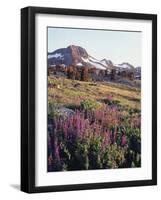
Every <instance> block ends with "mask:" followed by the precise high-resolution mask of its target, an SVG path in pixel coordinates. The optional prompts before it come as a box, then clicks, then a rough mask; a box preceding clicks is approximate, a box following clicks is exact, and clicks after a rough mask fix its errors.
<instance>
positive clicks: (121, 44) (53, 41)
mask: <svg viewBox="0 0 161 200" xmlns="http://www.w3.org/2000/svg"><path fill="white" fill-rule="evenodd" d="M141 35H142V33H141V32H124V31H109V30H105V31H104V30H91V29H90V30H86V29H70V28H53V27H52V28H50V27H49V28H48V52H52V51H54V50H56V49H59V48H64V47H68V46H69V45H72V44H73V45H78V46H81V47H83V48H85V49H86V50H87V52H88V54H89V55H91V56H93V57H95V58H97V59H99V60H101V59H103V58H106V59H110V60H112V62H113V63H115V64H119V63H122V62H129V63H130V64H132V65H134V67H137V66H141V48H142V45H141Z"/></svg>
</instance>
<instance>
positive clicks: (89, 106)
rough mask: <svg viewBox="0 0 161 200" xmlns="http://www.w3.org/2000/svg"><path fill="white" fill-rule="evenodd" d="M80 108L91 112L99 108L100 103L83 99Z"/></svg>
mask: <svg viewBox="0 0 161 200" xmlns="http://www.w3.org/2000/svg"><path fill="white" fill-rule="evenodd" d="M80 105H81V108H82V109H84V110H93V109H96V108H99V107H100V105H101V103H99V102H97V101H96V100H94V99H85V100H83V101H82V102H81V103H80Z"/></svg>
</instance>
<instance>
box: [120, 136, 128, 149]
mask: <svg viewBox="0 0 161 200" xmlns="http://www.w3.org/2000/svg"><path fill="white" fill-rule="evenodd" d="M126 142H127V141H126V136H125V134H123V135H122V137H121V146H125V145H126Z"/></svg>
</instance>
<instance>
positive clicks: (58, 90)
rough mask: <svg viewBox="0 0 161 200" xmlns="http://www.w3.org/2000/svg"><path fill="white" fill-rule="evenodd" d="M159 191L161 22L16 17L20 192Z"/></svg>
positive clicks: (28, 11)
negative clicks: (160, 56) (160, 32)
mask: <svg viewBox="0 0 161 200" xmlns="http://www.w3.org/2000/svg"><path fill="white" fill-rule="evenodd" d="M156 184H157V16H156V15H154V14H136V13H122V12H107V11H94V10H74V9H60V8H42V7H27V8H23V9H22V10H21V190H22V191H24V192H28V193H35V192H52V191H67V190H84V189H99V188H115V187H130V186H146V185H156Z"/></svg>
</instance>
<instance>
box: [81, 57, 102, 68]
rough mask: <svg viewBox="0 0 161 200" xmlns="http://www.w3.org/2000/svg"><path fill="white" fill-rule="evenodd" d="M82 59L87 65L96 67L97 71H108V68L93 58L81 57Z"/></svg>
mask: <svg viewBox="0 0 161 200" xmlns="http://www.w3.org/2000/svg"><path fill="white" fill-rule="evenodd" d="M81 59H82V60H83V61H84V62H85V63H87V64H90V65H92V66H94V67H95V68H96V69H103V70H105V69H106V67H105V66H102V64H101V63H99V62H97V61H96V59H93V58H91V57H88V58H83V57H81Z"/></svg>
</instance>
